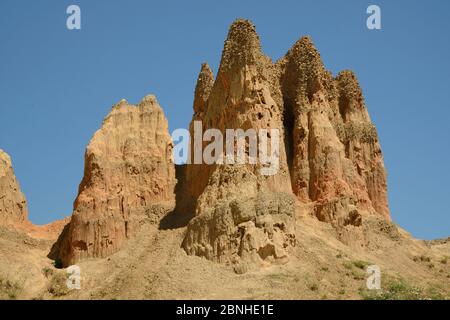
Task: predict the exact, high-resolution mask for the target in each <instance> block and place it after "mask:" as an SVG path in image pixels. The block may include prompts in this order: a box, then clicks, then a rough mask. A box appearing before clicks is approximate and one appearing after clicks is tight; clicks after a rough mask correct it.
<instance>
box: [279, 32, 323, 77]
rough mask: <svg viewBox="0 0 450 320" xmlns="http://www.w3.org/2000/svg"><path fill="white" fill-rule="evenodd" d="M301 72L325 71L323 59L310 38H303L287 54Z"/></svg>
mask: <svg viewBox="0 0 450 320" xmlns="http://www.w3.org/2000/svg"><path fill="white" fill-rule="evenodd" d="M286 57H287V58H288V59H289V61H291V62H293V63H295V64H296V65H297V66H298V68H300V69H301V70H303V71H305V70H311V71H324V67H323V62H322V58H321V56H320V53H319V51H318V50H317V48H316V47H315V46H314V43H313V41H312V39H311V37H310V36H303V37H301V38H300V39H299V40H298V41H297V42H296V43H295V44H294V45H293V46H292V47H291V48H290V49H289V50H288V52H287V53H286Z"/></svg>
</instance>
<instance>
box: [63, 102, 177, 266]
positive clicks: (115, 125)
mask: <svg viewBox="0 0 450 320" xmlns="http://www.w3.org/2000/svg"><path fill="white" fill-rule="evenodd" d="M175 182H176V180H175V169H174V164H173V160H172V140H171V137H170V135H169V132H168V124H167V120H166V118H165V116H164V113H163V111H162V109H161V107H160V106H159V104H158V102H157V100H156V98H155V96H153V95H149V96H146V97H145V98H144V99H143V100H142V101H141V102H140V103H139V104H138V105H137V106H134V105H130V104H128V102H126V101H125V100H122V101H120V102H119V103H118V104H117V105H115V106H114V107H113V108H112V111H111V113H110V114H109V115H108V116H107V117H106V118H105V120H104V121H103V125H102V127H101V129H100V130H98V131H97V132H96V133H95V134H94V137H93V138H92V140H91V142H90V143H89V145H88V147H87V149H86V154H85V168H84V176H83V180H82V181H81V183H80V186H79V191H78V196H77V198H76V200H75V203H74V210H73V214H72V218H71V222H70V225H69V227H68V230H67V231H66V232H65V233H63V235H62V236H63V239H62V240H61V247H60V253H59V255H60V259H61V261H62V263H63V265H64V266H68V265H71V264H74V263H76V262H77V261H79V260H81V259H85V258H91V257H106V256H108V255H110V254H112V253H114V252H116V251H118V250H119V249H120V248H121V247H122V246H123V244H124V242H125V240H126V239H128V238H130V237H133V236H134V235H135V233H136V232H137V231H138V228H139V224H140V222H141V221H143V220H146V219H147V220H148V219H150V220H156V219H157V218H158V217H156V219H155V217H154V215H157V214H158V213H159V214H161V212H165V211H167V210H168V208H170V207H172V206H173V202H174V199H175V198H174V186H175Z"/></svg>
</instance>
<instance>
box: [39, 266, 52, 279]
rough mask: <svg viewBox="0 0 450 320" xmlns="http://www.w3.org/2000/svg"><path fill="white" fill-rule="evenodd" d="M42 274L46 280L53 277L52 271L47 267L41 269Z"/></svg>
mask: <svg viewBox="0 0 450 320" xmlns="http://www.w3.org/2000/svg"><path fill="white" fill-rule="evenodd" d="M42 273H43V274H44V276H45V277H46V278H48V277H49V276H51V275H53V270H52V269H51V268H49V267H44V268H42Z"/></svg>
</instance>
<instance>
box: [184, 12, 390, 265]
mask: <svg viewBox="0 0 450 320" xmlns="http://www.w3.org/2000/svg"><path fill="white" fill-rule="evenodd" d="M194 121H201V122H202V125H203V130H205V129H208V128H217V129H219V130H220V131H221V132H225V129H236V128H241V129H243V130H247V129H249V128H253V129H257V130H258V129H269V128H275V129H279V130H280V153H279V157H280V166H279V170H278V171H277V173H276V174H274V175H271V176H264V175H261V174H260V171H259V169H260V166H259V165H257V164H246V165H223V164H212V165H208V164H195V163H194V164H188V165H187V167H186V186H187V190H186V198H188V199H190V201H191V203H192V207H194V208H195V218H194V219H192V220H191V222H190V223H189V226H188V231H187V235H186V238H185V241H184V243H183V247H184V249H185V250H186V252H188V253H189V254H195V255H200V256H205V257H207V258H208V259H211V260H216V261H220V262H234V263H236V262H239V261H241V262H242V261H253V262H255V261H256V262H258V261H259V262H261V261H277V259H278V258H282V260H283V259H284V260H285V259H286V257H287V256H288V254H287V252H288V251H289V247H290V246H292V245H294V244H295V239H293V233H292V229H293V225H294V221H293V219H294V216H295V215H294V211H295V209H294V206H295V203H294V199H293V198H295V201H296V202H297V204H307V206H305V207H308V208H310V214H312V215H315V216H316V217H317V218H318V219H319V220H321V221H325V222H329V223H332V224H333V225H334V226H335V227H336V228H341V229H342V228H346V227H347V226H349V228H350V226H351V228H358V227H360V226H361V225H362V223H361V220H362V217H363V216H364V215H367V214H373V215H377V216H381V217H383V218H386V219H389V209H388V204H387V192H386V172H385V169H384V164H383V158H382V154H381V148H380V144H379V140H378V137H377V132H376V129H375V127H374V126H373V124H372V122H371V120H370V117H369V115H368V112H367V109H366V106H365V103H364V98H363V96H362V93H361V89H360V87H359V84H358V81H357V79H356V77H355V75H354V74H353V73H352V72H350V71H343V72H341V73H340V74H339V75H338V76H337V77H336V78H334V77H333V75H332V74H331V73H330V72H329V71H327V70H325V68H324V66H323V63H322V61H321V58H320V54H319V52H318V51H317V49H316V48H315V47H314V45H313V44H312V41H311V39H310V38H309V37H303V38H301V39H300V40H299V41H298V42H297V43H296V44H295V45H294V46H293V47H292V48H291V49H290V50H289V51H288V52H287V54H286V56H285V57H283V58H282V59H280V60H279V61H278V62H277V63H272V61H271V60H270V58H268V57H267V56H265V55H264V54H263V53H262V52H261V47H260V42H259V37H258V35H257V33H256V31H255V27H254V26H253V24H252V23H251V22H249V21H247V20H237V21H235V22H234V23H233V24H232V26H231V27H230V31H229V34H228V38H227V40H226V41H225V45H224V50H223V53H222V59H221V63H220V67H219V70H218V74H217V78H216V79H215V80H214V78H213V74H212V71H211V69H210V68H209V67H208V66H207V65H206V64H204V65H203V66H202V69H201V72H200V76H199V80H198V83H197V87H196V90H195V100H194V116H193V119H192V123H191V126H190V131H191V137H193V136H194V130H193V128H194ZM269 141H270V137H269ZM202 146H203V148H204V147H205V143H203V145H202ZM191 147H195V145H194V143H192V144H191ZM197 147H198V146H197ZM194 149H195V148H194ZM194 153H195V152H193V151H191V154H190V155H191V157H192V158H195V155H194ZM191 160H192V159H191ZM192 162H193V161H192ZM264 199H265V200H264ZM288 199H290V200H288ZM265 201H269V202H270V206H269V207H270V208H272V209H268V210H261V204H265ZM236 212H238V213H236ZM274 212H277V213H276V214H273V213H274ZM243 217H245V218H243ZM261 221H265V222H264V223H261ZM265 223H267V225H266V224H265ZM269 248H270V249H269Z"/></svg>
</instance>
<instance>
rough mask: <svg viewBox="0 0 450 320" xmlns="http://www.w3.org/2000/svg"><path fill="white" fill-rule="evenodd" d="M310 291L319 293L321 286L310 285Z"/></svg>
mask: <svg viewBox="0 0 450 320" xmlns="http://www.w3.org/2000/svg"><path fill="white" fill-rule="evenodd" d="M308 288H309V290H311V291H317V290H319V286H318V285H317V283H311V284H310V285H308Z"/></svg>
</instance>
